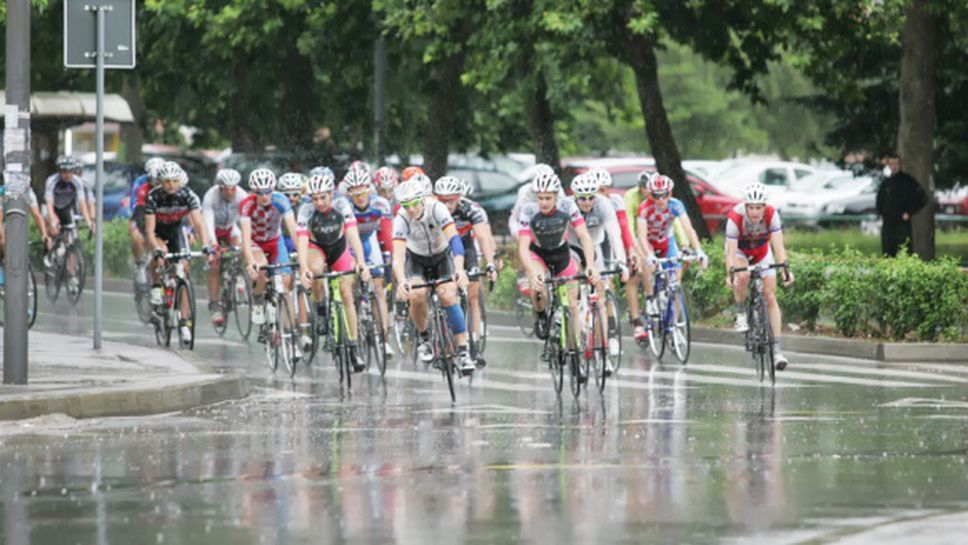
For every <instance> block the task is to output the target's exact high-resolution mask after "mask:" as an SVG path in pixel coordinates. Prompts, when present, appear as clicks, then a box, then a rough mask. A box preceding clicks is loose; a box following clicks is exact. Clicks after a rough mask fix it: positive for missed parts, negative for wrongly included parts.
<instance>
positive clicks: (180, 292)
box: [172, 278, 195, 350]
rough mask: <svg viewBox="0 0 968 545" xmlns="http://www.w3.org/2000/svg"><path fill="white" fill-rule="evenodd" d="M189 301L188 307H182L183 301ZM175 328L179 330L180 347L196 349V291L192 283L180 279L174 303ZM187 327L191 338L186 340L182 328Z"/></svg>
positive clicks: (176, 287)
mask: <svg viewBox="0 0 968 545" xmlns="http://www.w3.org/2000/svg"><path fill="white" fill-rule="evenodd" d="M186 299H187V305H185V306H184V307H183V306H182V301H184V300H186ZM172 309H173V315H174V320H172V321H173V322H174V325H175V327H177V328H178V346H179V347H180V348H187V349H189V350H194V349H195V290H194V289H193V288H192V284H191V282H189V281H187V280H185V279H183V278H179V279H178V284H177V285H176V286H175V299H174V301H173V303H172ZM182 326H185V327H187V328H188V331H189V338H188V339H187V340H186V339H185V338H184V336H183V335H182V332H181V328H182Z"/></svg>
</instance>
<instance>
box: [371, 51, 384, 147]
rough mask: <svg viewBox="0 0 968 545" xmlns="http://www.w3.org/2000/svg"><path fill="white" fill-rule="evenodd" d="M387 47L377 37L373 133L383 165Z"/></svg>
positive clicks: (374, 55) (375, 145) (374, 52)
mask: <svg viewBox="0 0 968 545" xmlns="http://www.w3.org/2000/svg"><path fill="white" fill-rule="evenodd" d="M386 75H387V49H386V41H384V39H383V36H380V37H379V38H377V39H376V45H375V46H374V48H373V134H374V152H375V153H376V157H375V160H376V164H377V166H382V165H383V161H384V160H385V158H386V155H387V150H386V146H387V143H386V138H387V128H386V103H387V100H386V97H387V78H386Z"/></svg>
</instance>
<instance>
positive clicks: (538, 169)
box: [531, 163, 555, 180]
mask: <svg viewBox="0 0 968 545" xmlns="http://www.w3.org/2000/svg"><path fill="white" fill-rule="evenodd" d="M554 173H555V169H553V168H551V165H546V164H544V163H538V164H537V165H534V173H533V174H532V176H531V179H532V180H534V179H535V178H537V177H538V176H541V175H542V174H554Z"/></svg>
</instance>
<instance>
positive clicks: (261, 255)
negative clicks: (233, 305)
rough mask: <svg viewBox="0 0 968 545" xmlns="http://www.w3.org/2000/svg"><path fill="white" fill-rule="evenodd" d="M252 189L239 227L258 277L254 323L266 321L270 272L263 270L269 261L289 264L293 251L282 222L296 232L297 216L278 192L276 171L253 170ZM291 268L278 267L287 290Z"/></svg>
mask: <svg viewBox="0 0 968 545" xmlns="http://www.w3.org/2000/svg"><path fill="white" fill-rule="evenodd" d="M249 189H250V190H252V192H251V193H249V196H247V197H246V198H245V199H243V200H242V204H240V205H239V227H240V228H241V230H242V256H243V259H244V260H245V263H246V265H247V266H248V267H249V274H250V275H251V277H252V279H253V280H255V289H254V290H253V294H252V299H253V305H252V323H253V324H254V325H256V326H262V325H263V324H265V323H266V315H265V290H266V281H267V280H268V275H267V274H266V273H265V271H262V270H259V267H262V266H264V265H266V264H270V263H271V264H273V265H280V264H285V263H289V253H288V252H287V250H286V243H285V241H284V240H283V238H282V225H283V224H285V226H286V230H287V231H289V232H290V233H295V232H296V216H295V213H294V212H293V210H292V204H291V203H290V202H289V199H287V198H286V196H285V195H283V194H282V193H279V192H278V191H276V174H275V173H274V172H272V171H271V170H269V169H267V168H257V169H255V170H253V171H252V172H251V173H249ZM290 272H291V271H290V270H289V268H288V267H281V268H279V269H276V270H275V274H281V275H282V278H283V289H284V290H285V291H286V292H288V291H289V287H290V284H291V276H290V274H289V273H290Z"/></svg>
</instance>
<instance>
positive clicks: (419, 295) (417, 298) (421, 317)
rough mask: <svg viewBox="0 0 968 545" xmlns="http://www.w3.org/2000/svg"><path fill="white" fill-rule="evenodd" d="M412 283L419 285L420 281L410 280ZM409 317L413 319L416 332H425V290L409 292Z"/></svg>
mask: <svg viewBox="0 0 968 545" xmlns="http://www.w3.org/2000/svg"><path fill="white" fill-rule="evenodd" d="M410 280H411V281H415V282H414V283H421V282H422V280H418V279H414V278H412V279H410ZM410 317H411V318H413V323H414V325H416V326H417V331H418V332H422V331H427V325H428V324H427V288H420V289H415V290H410Z"/></svg>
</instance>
